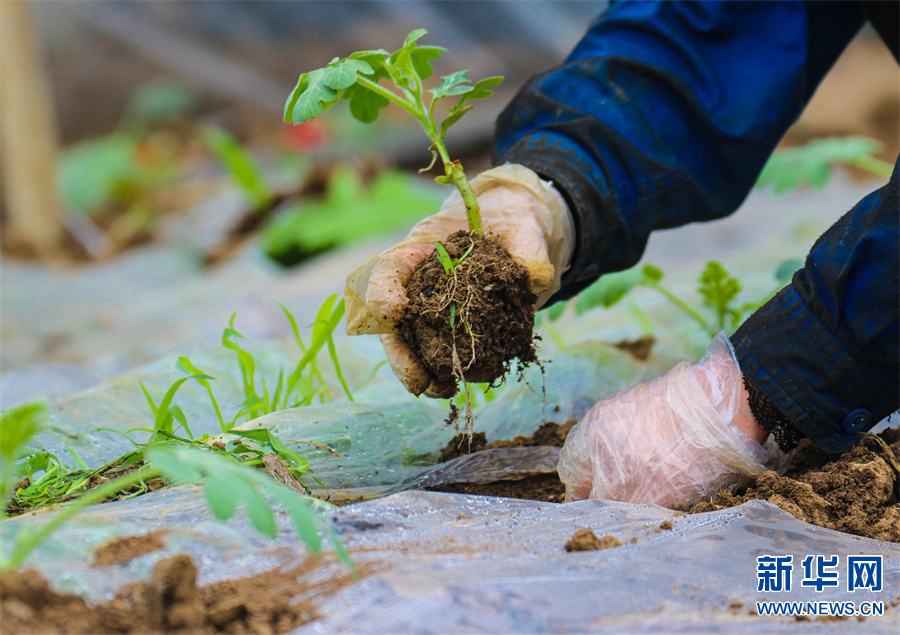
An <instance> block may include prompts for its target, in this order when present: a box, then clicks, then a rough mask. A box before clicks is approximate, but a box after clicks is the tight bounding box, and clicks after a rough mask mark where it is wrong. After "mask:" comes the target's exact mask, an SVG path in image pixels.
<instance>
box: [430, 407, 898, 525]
mask: <svg viewBox="0 0 900 635" xmlns="http://www.w3.org/2000/svg"><path fill="white" fill-rule="evenodd" d="M575 423H576V422H575V420H570V421H567V422H566V423H564V424H561V425H560V424H556V423H545V424H543V425H542V426H541V427H540V428H538V430H537V431H536V432H535V433H534V434H533V435H530V436H528V437H523V436H519V437H516V438H515V439H513V440H511V441H493V442H491V443H487V440H486V438H485V435H484V433H479V432H476V433H475V434H473V435H471V446H470V445H469V438H470V437H469V435H466V434H460V435H457V436H456V437H454V438H453V440H452V441H451V442H450V443H449V444H447V446H446V447H444V448H443V449H442V450H441V458H440V460H441V462H444V461H449V460H451V459H453V458H456V457H458V456H461V455H464V454H468V453H469V452H480V451H483V450H487V449H491V448H503V447H528V446H537V445H553V446H557V447H561V446H562V445H563V443H564V441H565V437H566V435H567V434H568V432H569V430H570V429H571V428H572V426H573V425H574V424H575ZM878 437H879V438H880V439H881V441H882V442H883V443H879V442H878V441H876V440H874V439H873V438H871V437H865V438H863V439H862V440H861V441H860V442H859V443H858V444H857V445H856V446H854V447H853V448H852V449H850V450H849V451H847V452H845V453H844V454H841V455H834V454H827V453H825V452H823V451H821V450H819V449H818V448H816V447H815V446H814V445H812V443H810V442H809V441H806V440H804V441H802V442H801V444H800V446H799V448H798V449H797V451H796V453H795V454H794V457H793V461H792V465H791V468H790V469H789V470H788V472H787V473H786V474H785V475H784V476H779V475H778V474H777V473H775V472H771V471H770V472H764V473H763V474H761V475H760V476H759V477H757V478H756V480H755V481H754V482H753V483H751V484H750V485H749V486H748V487H746V488H744V489H741V490H738V491H736V492H731V491H729V490H721V491H719V492H718V493H717V494H716V495H715V496H714V497H713V498H712V500H711V501H709V502H702V503H698V504H697V505H694V506H693V507H692V508H691V509H690V510H687V511H689V513H693V514H696V513H702V512H708V511H714V510H717V509H722V508H724V507H732V506H734V505H740V504H741V503H744V502H747V501H749V500H766V501H769V502H770V503H773V504H775V505H778V506H779V507H780V508H781V509H783V510H784V511H786V512H788V513H789V514H792V515H793V516H795V517H796V518H798V519H800V520H802V521H805V522H808V523H812V524H814V525H818V526H820V527H827V528H828V529H836V530H837V531H843V532H846V533H849V534H854V535H857V536H864V537H867V538H876V539H879V540H887V541H891V542H900V492H898V489H900V428H890V429H888V430H885V431H883V432H881V433H880V434H879V435H878ZM430 489H434V490H437V491H442V492H455V493H463V494H478V495H484V496H505V497H509V498H522V499H527V500H538V501H559V502H562V501H563V499H564V497H565V486H564V485H563V484H562V483H561V482H560V481H559V477H558V476H557V475H556V474H546V475H540V476H532V477H529V478H526V479H522V480H518V481H497V482H494V483H486V484H475V483H451V484H449V485H441V486H437V487H434V488H430Z"/></svg>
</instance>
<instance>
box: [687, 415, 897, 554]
mask: <svg viewBox="0 0 900 635" xmlns="http://www.w3.org/2000/svg"><path fill="white" fill-rule="evenodd" d="M878 436H879V437H880V438H881V439H882V440H883V441H884V444H885V445H886V446H888V448H889V452H890V454H889V453H888V450H886V449H885V448H884V447H883V446H882V445H881V444H880V443H878V442H877V441H875V440H874V439H871V438H863V439H862V440H861V441H860V442H859V443H858V444H857V445H856V446H854V447H853V448H852V449H850V450H849V451H848V452H845V453H844V454H841V455H839V456H836V455H829V454H826V453H824V452H822V451H821V450H819V449H817V448H816V447H815V446H813V445H812V444H811V443H810V442H809V441H806V440H804V441H803V442H802V443H801V445H800V447H799V448H798V450H797V454H796V456H795V458H794V461H793V464H792V467H791V469H790V470H788V472H787V473H786V474H785V475H784V476H779V475H778V474H776V473H775V472H764V473H763V474H761V475H760V476H759V477H757V479H756V481H755V482H754V483H753V484H752V485H750V486H749V487H748V488H746V489H745V490H743V491H739V492H736V493H732V492H730V491H728V490H721V491H720V492H718V493H717V494H716V495H715V496H714V497H713V499H712V501H710V502H708V503H699V504H697V505H694V506H693V507H692V508H691V509H690V512H691V513H697V512H705V511H710V510H713V509H721V508H722V507H731V506H734V505H740V504H741V503H744V502H746V501H748V500H754V499H762V500H767V501H769V502H770V503H774V504H775V505H778V506H779V507H780V508H781V509H783V510H784V511H786V512H788V513H789V514H792V515H793V516H795V517H797V518H799V519H800V520H803V521H806V522H808V523H812V524H814V525H819V526H820V527H827V528H829V529H836V530H838V531H844V532H847V533H849V534H855V535H857V536H865V537H867V538H877V539H879V540H889V541H891V542H900V502H898V487H900V471H898V468H897V467H896V466H897V464H898V463H897V462H898V460H900V429H898V428H891V429H888V430H885V431H884V432H882V433H881V434H880V435H878ZM892 459H893V460H892Z"/></svg>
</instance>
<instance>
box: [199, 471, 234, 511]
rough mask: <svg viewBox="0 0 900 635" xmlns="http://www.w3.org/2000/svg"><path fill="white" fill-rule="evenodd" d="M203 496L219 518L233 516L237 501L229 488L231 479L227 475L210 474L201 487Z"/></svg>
mask: <svg viewBox="0 0 900 635" xmlns="http://www.w3.org/2000/svg"><path fill="white" fill-rule="evenodd" d="M203 497H204V498H205V499H206V502H207V504H208V505H209V508H210V509H211V510H212V513H213V515H214V516H215V517H216V518H218V519H219V520H228V519H229V518H231V517H232V516H234V512H235V510H236V509H237V503H238V501H237V497H236V496H235V494H234V492H233V491H232V489H231V480H230V479H228V478H227V477H221V476H216V475H215V474H212V475H211V476H210V479H209V482H208V483H207V484H206V486H205V487H204V488H203Z"/></svg>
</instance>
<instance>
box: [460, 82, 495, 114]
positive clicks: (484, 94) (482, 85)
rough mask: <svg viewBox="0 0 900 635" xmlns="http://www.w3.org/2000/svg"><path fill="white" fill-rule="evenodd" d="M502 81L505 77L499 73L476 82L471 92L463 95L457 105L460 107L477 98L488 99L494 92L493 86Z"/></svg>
mask: <svg viewBox="0 0 900 635" xmlns="http://www.w3.org/2000/svg"><path fill="white" fill-rule="evenodd" d="M502 82H503V77H501V76H499V75H497V76H495V77H486V78H484V79H482V80H481V81H478V82H476V83H475V85H474V86H472V90H471V92H469V93H466V94H465V95H463V97H462V99H460V100H459V103H458V104H457V105H456V107H460V106H462V105H463V104H465V103H466V102H469V101H474V100H476V99H487V98H488V97H490V96H492V95H493V94H494V91H492V90H491V88H494V87H495V86H498V85H500V83H502Z"/></svg>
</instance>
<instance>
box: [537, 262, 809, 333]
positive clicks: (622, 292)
mask: <svg viewBox="0 0 900 635" xmlns="http://www.w3.org/2000/svg"><path fill="white" fill-rule="evenodd" d="M801 266H802V263H801V262H800V261H799V260H796V259H791V260H786V261H784V262H783V263H781V265H779V267H778V268H777V270H776V271H775V279H776V281H777V286H776V287H775V289H773V290H772V291H770V292H769V293H767V294H766V296H765V297H764V298H763V299H762V300H761V301H758V302H745V303H743V304H738V302H737V296H738V294H739V293H740V291H741V289H742V285H741V283H740V281H739V280H738V279H737V278H735V277H734V276H732V275H731V274H729V273H728V271H726V270H725V268H724V267H723V266H722V264H721V263H719V262H716V261H714V260H711V261H709V262H707V263H706V267H705V268H704V270H703V272H702V273H701V274H700V278H699V280H698V286H697V291H698V293H699V294H700V296H701V298H702V300H701V304H702V305H703V306H704V307H707V308H709V309H712V311H713V319H708V318H707V317H705V316H704V315H703V314H702V313H701V311H700V310H698V309H697V308H695V307H693V306H691V304H690V303H689V302H687V301H685V300H684V299H682V298H680V297H678V296H677V295H676V294H675V293H673V292H672V291H670V290H669V289H667V288H666V287H665V286H663V285H662V284H661V281H662V279H663V277H664V274H663V272H662V270H661V269H659V268H658V267H656V266H654V265H650V264H647V265H643V266H638V267H633V268H631V269H627V270H625V271H620V272H617V273H611V274H607V275H605V276H603V277H602V278H600V279H599V280H598V281H597V282H596V283H594V284H593V285H591V286H590V287H588V288H587V289H585V290H584V291H583V292H582V293H581V294H579V295H578V296H577V297H576V298H574V299H573V300H571V302H570V304H574V306H575V314H576V315H581V314H583V313H584V312H586V311H588V310H590V309H593V308H595V307H598V306H602V307H605V308H609V307H611V306H613V305H615V304H617V303H618V302H619V301H620V300H622V299H623V298H625V297H626V296H627V295H628V294H629V293H630V292H631V291H632V290H633V289H635V288H636V287H641V286H643V287H649V288H651V289H653V290H654V291H656V292H657V293H660V294H661V295H662V296H663V297H665V298H666V299H667V300H669V302H671V303H672V304H674V305H675V306H676V307H678V308H679V309H680V310H681V311H683V312H684V313H685V315H687V316H688V317H690V318H691V320H693V321H694V322H696V323H697V324H698V325H699V326H700V327H702V328H703V330H705V331H707V332H708V333H709V334H710V335H715V334H716V333H718V332H719V331H721V330H723V329H727V330H730V331H733V330H734V329H736V328H737V327H738V326H740V324H741V323H742V322H743V320H744V319H745V318H746V317H747V315H749V314H750V313H751V312H752V311H755V310H756V309H758V308H759V307H760V306H762V305H763V304H764V303H765V302H766V301H767V300H768V299H769V298H771V297H772V296H773V295H774V294H775V293H776V292H777V291H778V290H779V289H781V288H782V287H783V286H784V285H785V284H786V283H787V282H788V281H789V280H790V278H791V276H792V275H793V273H794V272H795V271H796V270H797V269H799V268H800V267H801ZM566 306H568V304H567V303H558V304H556V305H554V306H553V307H551V308H550V309H549V311H548V318H549V319H550V320H551V321H555V320H557V319H559V317H560V316H561V315H562V313H563V311H564V310H565V308H566ZM633 311H635V312H636V313H637V317H638V318H639V319H640V320H641V321H642V322H643V323H645V324H646V316H645V315H644V314H643V312H642V311H640V309H639V307H637V306H635V307H633Z"/></svg>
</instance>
